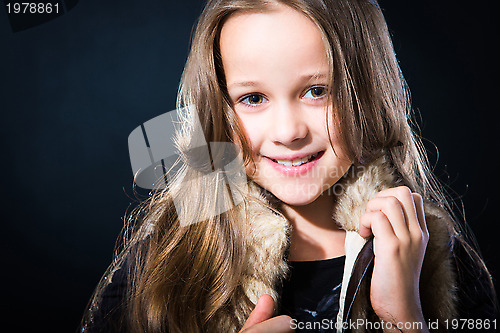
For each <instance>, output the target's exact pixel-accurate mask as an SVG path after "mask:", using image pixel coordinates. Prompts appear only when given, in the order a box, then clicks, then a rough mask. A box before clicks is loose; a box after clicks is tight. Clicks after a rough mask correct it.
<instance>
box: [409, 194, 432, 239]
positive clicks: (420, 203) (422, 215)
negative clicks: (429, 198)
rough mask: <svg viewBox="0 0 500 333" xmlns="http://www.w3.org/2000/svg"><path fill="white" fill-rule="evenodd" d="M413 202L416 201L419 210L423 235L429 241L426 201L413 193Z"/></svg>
mask: <svg viewBox="0 0 500 333" xmlns="http://www.w3.org/2000/svg"><path fill="white" fill-rule="evenodd" d="M413 200H414V201H415V208H416V209H417V216H418V221H419V223H420V230H421V232H422V235H423V236H424V237H425V238H426V239H428V238H429V230H428V229H427V221H426V220H425V212H424V200H423V199H422V196H421V195H420V194H418V193H413Z"/></svg>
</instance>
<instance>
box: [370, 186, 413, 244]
mask: <svg viewBox="0 0 500 333" xmlns="http://www.w3.org/2000/svg"><path fill="white" fill-rule="evenodd" d="M366 210H367V212H376V211H381V212H382V213H384V215H385V216H387V218H388V220H389V222H390V224H391V226H392V228H393V230H394V234H395V235H396V236H397V237H398V238H399V239H400V240H401V241H405V242H408V241H409V240H410V231H409V230H408V225H407V223H406V220H405V215H404V212H403V207H401V202H400V201H399V200H398V199H397V198H395V197H393V196H387V197H375V198H374V199H372V200H370V201H369V202H368V204H367V205H366Z"/></svg>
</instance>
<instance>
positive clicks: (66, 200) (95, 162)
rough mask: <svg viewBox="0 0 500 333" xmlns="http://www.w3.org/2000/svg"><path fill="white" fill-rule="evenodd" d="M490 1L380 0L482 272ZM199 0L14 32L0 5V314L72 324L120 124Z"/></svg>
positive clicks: (106, 231)
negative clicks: (471, 234)
mask: <svg viewBox="0 0 500 333" xmlns="http://www.w3.org/2000/svg"><path fill="white" fill-rule="evenodd" d="M497 3H498V2H497V1H493V0H491V1H485V0H478V1H475V2H465V1H451V0H440V1H435V0H425V1H384V0H381V6H382V7H383V8H384V13H385V15H386V18H387V21H388V23H389V27H390V30H391V34H392V35H393V40H394V45H395V49H396V52H397V55H398V58H399V60H400V63H401V67H402V69H403V72H404V74H405V76H406V79H407V81H408V83H409V85H410V89H411V92H412V99H413V107H414V108H415V109H416V110H418V111H419V114H420V115H421V118H422V120H421V121H420V127H421V130H422V135H423V136H424V137H425V138H426V139H427V140H428V142H427V145H428V147H429V149H431V154H430V159H431V162H432V163H435V162H436V158H437V154H436V150H435V149H434V148H433V144H435V145H436V146H437V147H438V148H439V160H438V162H437V165H436V173H437V174H438V175H439V177H441V179H443V180H444V181H445V182H446V183H447V184H449V185H450V186H451V188H452V189H453V190H454V191H455V194H454V195H455V197H459V198H461V199H462V201H463V204H464V207H465V216H466V218H467V220H468V222H469V224H470V225H471V227H472V229H473V231H474V232H475V234H476V236H477V238H478V240H479V244H480V248H481V250H482V253H483V255H484V258H485V260H486V262H487V264H488V265H489V267H490V270H491V272H492V274H493V276H494V277H498V275H499V274H500V263H499V259H498V255H497V252H498V249H499V246H498V242H499V241H498V236H497V233H498V232H499V231H500V227H499V226H498V225H497V224H498V223H499V222H500V221H499V219H498V218H497V215H498V213H497V209H496V205H497V204H498V199H499V195H498V191H497V190H496V188H497V187H498V185H499V182H498V178H497V176H496V174H495V172H496V168H497V165H498V164H497V163H496V162H497V161H498V158H497V157H496V156H495V155H496V154H497V153H498V152H499V149H498V148H499V146H498V144H497V140H496V134H497V133H498V132H499V130H500V127H499V126H498V124H497V122H496V120H497V119H498V117H497V116H496V113H497V112H498V111H500V110H499V108H498V106H497V103H496V100H497V98H498V94H499V93H498V91H499V88H500V87H499V84H498V79H497V76H496V75H497V71H498V64H497V58H498V56H497V55H496V54H495V52H496V45H495V44H496V43H497V41H498V38H497V35H498V33H499V31H498V25H495V23H494V21H495V20H496V17H495V16H496V15H497V13H498V12H499V11H498V9H499V8H498V7H499V6H498V4H497ZM201 8H202V1H131V0H122V1H106V2H104V1H97V0H81V1H80V2H79V3H78V5H77V6H76V7H75V8H74V9H72V10H71V11H69V12H68V13H67V14H65V15H63V16H61V17H59V18H57V19H55V20H53V21H50V22H48V23H46V24H42V25H39V26H36V27H33V28H31V29H28V30H25V31H21V32H17V33H13V32H12V31H11V29H10V26H9V23H8V20H7V15H6V12H5V11H4V10H0V49H1V51H0V78H1V79H0V80H1V81H0V82H1V89H0V110H1V115H2V126H1V127H0V128H1V129H0V149H1V150H0V151H1V156H2V158H1V161H2V163H0V168H1V169H0V170H1V178H0V179H1V189H2V191H1V195H2V200H1V201H0V202H1V213H0V214H1V215H0V216H1V229H0V232H1V236H2V237H1V239H2V240H1V242H0V246H1V249H2V255H1V258H2V265H1V268H2V274H1V275H2V284H1V285H2V289H3V290H2V297H1V299H2V303H1V306H2V308H1V311H0V313H1V315H2V317H4V318H3V320H2V323H9V322H10V323H14V324H15V325H16V326H17V327H18V328H17V329H16V331H19V332H25V331H26V332H28V331H48V332H73V331H75V330H76V328H77V326H78V323H79V320H80V318H81V314H82V313H83V311H84V308H85V305H86V303H87V301H88V299H89V297H90V295H91V293H92V290H93V288H94V287H95V285H96V283H97V282H98V280H99V278H100V276H101V274H102V273H103V272H104V270H105V268H106V267H107V265H108V264H109V262H110V260H111V258H112V252H113V247H114V243H115V240H116V237H117V236H118V233H119V231H120V229H121V227H122V224H123V221H122V216H123V215H124V213H125V211H126V209H127V207H129V205H130V204H131V202H132V200H131V199H129V197H128V195H130V194H131V193H132V172H131V168H130V164H129V163H130V162H129V156H128V148H127V137H128V135H129V133H130V132H131V131H132V130H133V129H134V128H135V127H137V126H138V125H140V124H141V123H143V122H144V121H146V120H149V119H150V118H153V117H155V116H157V115H159V114H162V113H164V112H166V111H169V110H171V109H173V108H174V107H175V96H176V92H177V86H178V82H179V79H180V75H181V72H182V68H183V65H184V62H185V60H186V56H187V51H188V45H189V38H190V33H191V27H192V25H193V23H194V22H195V20H196V18H197V17H198V15H199V13H200V11H201ZM417 119H420V116H419V117H417Z"/></svg>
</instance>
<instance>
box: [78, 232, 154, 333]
mask: <svg viewBox="0 0 500 333" xmlns="http://www.w3.org/2000/svg"><path fill="white" fill-rule="evenodd" d="M145 243H146V242H143V243H141V245H140V246H139V245H138V244H134V245H132V246H131V247H129V249H128V250H127V251H123V252H122V253H121V254H120V255H118V256H117V258H116V259H115V261H114V262H113V263H112V264H111V265H110V267H109V268H108V270H107V271H106V273H105V274H104V276H103V277H102V279H101V281H100V282H99V284H98V286H97V288H96V291H95V294H94V296H93V299H92V301H91V305H90V308H89V310H88V312H87V314H86V316H85V318H86V319H84V322H83V325H82V328H81V330H80V331H81V332H85V333H100V332H107V333H108V332H111V333H112V332H123V331H125V327H127V325H126V324H127V320H126V319H127V312H128V310H129V307H128V300H129V299H130V297H129V295H130V293H131V290H132V289H131V285H132V277H133V274H134V269H135V267H136V265H137V264H138V262H137V257H138V256H139V255H140V254H141V252H140V251H138V249H139V248H141V249H144V247H145Z"/></svg>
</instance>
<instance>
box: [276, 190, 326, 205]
mask: <svg viewBox="0 0 500 333" xmlns="http://www.w3.org/2000/svg"><path fill="white" fill-rule="evenodd" d="M272 193H273V194H274V196H276V197H277V198H278V199H280V200H281V201H282V202H284V203H285V204H287V205H289V206H305V205H308V204H310V203H312V202H314V201H315V200H316V199H318V198H319V196H320V195H321V193H317V192H316V193H307V192H306V191H301V190H300V189H297V190H296V191H286V192H285V193H280V191H275V192H272Z"/></svg>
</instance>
